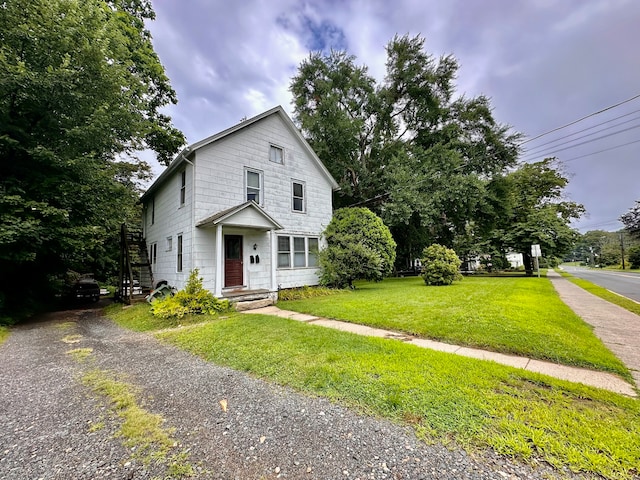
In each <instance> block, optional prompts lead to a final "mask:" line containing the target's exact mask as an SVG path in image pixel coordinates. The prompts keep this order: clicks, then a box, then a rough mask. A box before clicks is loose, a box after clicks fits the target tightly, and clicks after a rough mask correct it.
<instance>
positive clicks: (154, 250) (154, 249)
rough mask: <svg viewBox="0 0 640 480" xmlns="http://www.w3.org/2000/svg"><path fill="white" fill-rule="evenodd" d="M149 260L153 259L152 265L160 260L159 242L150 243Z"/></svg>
mask: <svg viewBox="0 0 640 480" xmlns="http://www.w3.org/2000/svg"><path fill="white" fill-rule="evenodd" d="M149 260H150V261H151V265H152V266H154V267H155V266H156V262H157V261H158V243H157V242H153V243H152V244H151V245H149Z"/></svg>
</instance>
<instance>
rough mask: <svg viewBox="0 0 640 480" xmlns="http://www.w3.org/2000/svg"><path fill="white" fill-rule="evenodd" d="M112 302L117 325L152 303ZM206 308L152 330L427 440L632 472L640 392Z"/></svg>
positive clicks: (624, 474)
mask: <svg viewBox="0 0 640 480" xmlns="http://www.w3.org/2000/svg"><path fill="white" fill-rule="evenodd" d="M111 314H112V315H113V314H117V316H118V322H119V323H120V324H121V325H124V326H126V325H128V324H129V323H130V322H133V323H134V324H136V325H139V324H140V321H139V320H140V317H142V316H145V315H149V313H148V306H146V305H138V306H135V307H133V308H131V309H127V310H123V311H120V312H117V311H115V310H112V311H111ZM201 320H202V321H203V323H200V324H192V325H188V326H183V327H178V328H175V329H172V330H164V331H161V332H157V333H156V336H157V337H159V338H160V339H161V340H163V341H166V342H170V343H172V344H174V345H177V346H178V347H180V348H183V349H185V350H188V351H190V352H193V353H194V354H197V355H199V356H201V357H202V358H204V359H206V360H208V361H211V362H214V363H216V364H219V365H226V366H229V367H231V368H234V369H237V370H241V371H246V372H250V373H251V374H253V375H255V376H257V377H260V378H264V379H266V380H269V381H273V382H276V383H279V384H281V385H286V386H289V387H291V388H293V389H295V390H298V391H300V392H304V393H307V394H312V395H320V396H324V397H327V398H329V399H331V400H333V401H336V402H339V403H342V404H344V405H347V406H350V407H352V408H355V409H357V410H359V411H361V412H363V413H367V414H373V415H376V416H381V417H384V418H388V419H391V420H393V421H396V422H399V423H404V424H407V425H411V426H412V427H413V428H414V429H415V431H416V433H417V434H418V435H419V436H420V437H421V438H424V439H425V440H426V441H429V442H431V441H440V442H444V443H448V442H449V443H450V442H453V444H454V445H459V446H462V447H464V448H465V449H467V450H468V451H478V450H483V449H485V448H493V449H494V450H495V451H497V452H499V453H501V454H504V455H508V456H512V457H515V458H519V459H523V460H525V461H532V462H535V461H539V460H545V461H547V462H549V463H551V464H553V465H555V466H556V467H558V468H563V467H568V468H570V469H572V470H573V471H576V472H585V473H596V474H598V475H602V476H603V477H605V478H632V477H633V476H634V475H636V474H637V473H638V471H637V470H636V469H637V466H638V465H640V401H639V400H637V399H631V398H626V397H623V396H621V395H617V394H613V393H610V392H606V391H604V390H598V389H595V388H591V387H585V386H581V385H578V384H572V383H569V382H563V381H560V380H555V379H552V378H550V377H545V376H543V375H539V374H535V373H532V372H527V371H524V370H519V369H515V368H511V367H506V366H502V365H498V364H495V363H492V362H485V361H481V360H475V359H470V358H464V357H459V356H456V355H452V354H447V353H443V352H436V351H430V350H426V349H421V348H418V347H415V346H413V345H407V344H405V343H402V342H399V341H395V340H385V339H379V338H371V337H361V336H357V335H353V334H350V333H346V332H340V331H336V330H331V329H326V328H322V327H317V326H314V325H309V324H306V323H302V322H295V321H293V320H288V319H282V318H278V317H270V316H264V315H242V314H238V313H231V314H228V315H224V316H222V317H219V318H216V317H201ZM147 325H149V324H147ZM159 327H160V325H156V327H155V328H159Z"/></svg>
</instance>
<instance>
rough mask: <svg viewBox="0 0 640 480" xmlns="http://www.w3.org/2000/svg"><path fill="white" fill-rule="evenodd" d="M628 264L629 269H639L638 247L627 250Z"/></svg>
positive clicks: (639, 253)
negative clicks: (629, 265)
mask: <svg viewBox="0 0 640 480" xmlns="http://www.w3.org/2000/svg"><path fill="white" fill-rule="evenodd" d="M629 263H630V264H631V268H640V246H636V247H631V249H630V250H629Z"/></svg>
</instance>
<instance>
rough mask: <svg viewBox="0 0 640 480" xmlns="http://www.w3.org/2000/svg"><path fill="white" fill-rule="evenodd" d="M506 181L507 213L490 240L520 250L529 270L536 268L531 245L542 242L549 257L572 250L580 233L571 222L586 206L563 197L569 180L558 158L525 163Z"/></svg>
mask: <svg viewBox="0 0 640 480" xmlns="http://www.w3.org/2000/svg"><path fill="white" fill-rule="evenodd" d="M505 181H506V183H507V186H508V187H507V188H508V195H507V196H506V197H505V198H506V200H507V203H506V204H505V206H506V209H505V215H504V216H503V217H501V218H500V224H499V225H498V228H496V229H495V230H494V231H493V232H492V233H491V235H490V237H491V238H490V243H491V244H492V245H494V246H495V247H496V248H497V249H498V250H499V251H502V252H505V251H507V250H513V251H516V252H521V253H522V254H523V257H524V264H525V268H526V270H527V272H528V273H531V271H532V268H533V266H532V263H531V245H533V244H538V245H540V247H541V250H542V254H543V256H545V257H549V258H552V257H562V256H563V255H564V254H566V253H568V252H570V251H571V249H572V248H573V246H574V244H575V242H576V241H577V239H578V238H579V233H578V232H577V231H576V230H575V229H573V228H571V227H570V225H569V224H570V222H571V220H573V219H577V218H579V217H580V216H581V215H582V214H583V213H584V207H583V206H582V205H580V204H578V203H575V202H572V201H569V200H567V199H565V198H564V189H565V187H566V186H567V184H568V183H569V180H568V179H567V177H566V175H565V174H564V173H563V172H562V167H561V165H560V164H559V163H558V161H557V160H556V159H555V158H547V159H545V160H542V161H540V162H536V163H524V164H522V165H520V166H519V168H518V169H517V170H515V171H513V172H511V173H509V174H508V175H507V176H506V177H505Z"/></svg>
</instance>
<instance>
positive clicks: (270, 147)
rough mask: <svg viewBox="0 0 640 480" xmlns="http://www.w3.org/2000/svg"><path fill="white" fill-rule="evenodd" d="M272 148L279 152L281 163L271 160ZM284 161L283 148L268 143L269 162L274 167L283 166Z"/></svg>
mask: <svg viewBox="0 0 640 480" xmlns="http://www.w3.org/2000/svg"><path fill="white" fill-rule="evenodd" d="M273 148H277V149H278V150H280V151H281V152H282V155H281V158H282V161H281V162H276V161H274V160H271V149H273ZM284 159H285V149H284V147H282V146H280V145H276V144H275V143H270V144H269V161H270V162H271V163H275V164H276V165H284Z"/></svg>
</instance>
